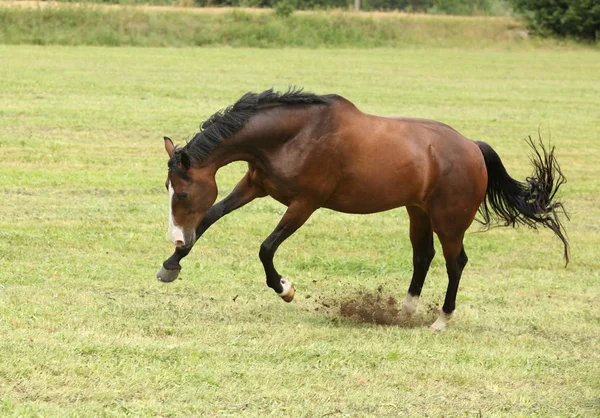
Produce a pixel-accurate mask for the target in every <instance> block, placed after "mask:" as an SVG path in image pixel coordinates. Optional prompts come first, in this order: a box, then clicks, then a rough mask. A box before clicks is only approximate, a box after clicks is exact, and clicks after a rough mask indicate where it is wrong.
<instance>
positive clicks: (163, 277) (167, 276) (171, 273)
mask: <svg viewBox="0 0 600 418" xmlns="http://www.w3.org/2000/svg"><path fill="white" fill-rule="evenodd" d="M180 271H181V270H169V269H166V268H165V266H162V267H161V268H160V270H158V273H156V278H157V279H158V280H160V281H161V282H164V283H171V282H172V281H175V279H177V276H179V272H180Z"/></svg>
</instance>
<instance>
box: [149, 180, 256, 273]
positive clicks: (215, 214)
mask: <svg viewBox="0 0 600 418" xmlns="http://www.w3.org/2000/svg"><path fill="white" fill-rule="evenodd" d="M263 196H266V193H265V192H264V190H263V189H262V188H260V186H258V185H256V184H255V183H253V182H252V171H248V172H247V173H246V175H245V176H244V178H242V180H240V182H239V183H238V184H237V185H236V186H235V188H234V189H233V191H232V192H231V193H230V194H229V196H227V197H226V198H225V199H223V200H221V201H220V202H219V203H217V204H216V205H213V206H212V207H211V208H210V209H209V210H208V212H207V213H206V215H205V216H204V219H202V221H201V222H200V225H198V228H196V241H198V239H199V238H200V237H201V236H202V235H203V234H204V233H205V232H206V230H207V229H208V228H210V226H211V225H212V224H214V223H215V222H217V221H218V220H219V219H221V218H222V217H223V216H225V215H227V214H228V213H230V212H232V211H234V210H236V209H239V208H241V207H242V206H244V205H245V204H247V203H249V202H251V201H252V200H254V199H256V198H257V197H263ZM192 247H193V244H192V245H191V246H189V247H187V248H183V247H178V248H176V249H175V252H174V253H173V255H171V257H169V258H168V259H167V260H165V262H164V263H163V265H162V267H161V269H160V270H159V271H158V273H156V278H157V279H158V280H160V281H161V282H167V283H169V282H172V281H174V280H175V279H177V276H179V272H180V271H181V265H180V264H179V262H180V261H181V260H182V259H183V258H184V257H185V256H187V255H188V254H189V253H190V251H191V250H192Z"/></svg>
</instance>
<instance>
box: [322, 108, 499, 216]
mask: <svg viewBox="0 0 600 418" xmlns="http://www.w3.org/2000/svg"><path fill="white" fill-rule="evenodd" d="M340 108H341V109H340V111H344V110H345V114H340V115H338V116H337V118H338V119H339V120H340V122H339V123H338V125H337V126H338V132H337V135H335V136H334V137H332V138H333V139H332V140H334V141H336V147H337V148H338V149H339V150H341V151H342V153H343V154H344V158H343V164H342V166H343V167H342V168H341V170H340V178H339V182H338V187H337V188H336V191H335V193H333V195H332V196H331V198H330V199H329V201H328V202H327V203H326V205H325V206H326V207H330V208H332V209H335V210H340V211H344V212H353V213H371V212H379V211H383V210H387V209H391V208H394V207H399V206H407V205H415V206H420V207H423V208H427V206H428V203H429V201H430V200H431V199H437V200H439V198H440V197H441V196H445V195H447V194H448V193H447V191H449V190H452V191H454V194H455V195H456V194H457V193H456V192H459V193H458V194H459V195H460V194H462V195H465V194H466V195H472V199H475V200H477V199H483V196H484V195H485V184H487V178H484V179H483V180H484V181H483V183H485V184H484V186H482V185H481V184H482V181H481V177H482V176H483V177H485V164H484V162H483V158H482V155H481V152H480V151H479V149H478V147H477V145H476V144H475V143H474V142H473V141H471V140H469V139H467V138H466V137H464V136H463V135H461V134H460V133H459V132H458V131H456V130H455V129H453V128H452V127H450V126H448V125H445V124H443V123H440V122H436V121H432V120H427V119H416V118H405V117H400V118H388V117H381V116H374V115H369V114H365V113H362V112H360V111H358V109H356V108H354V107H353V106H352V107H348V106H346V107H345V109H344V106H340ZM474 177H479V178H480V179H479V180H478V179H475V178H474ZM444 189H445V190H446V191H444ZM482 190H483V191H482ZM482 193H483V194H482ZM469 197H471V196H469ZM479 203H480V201H479V202H478V203H477V206H479Z"/></svg>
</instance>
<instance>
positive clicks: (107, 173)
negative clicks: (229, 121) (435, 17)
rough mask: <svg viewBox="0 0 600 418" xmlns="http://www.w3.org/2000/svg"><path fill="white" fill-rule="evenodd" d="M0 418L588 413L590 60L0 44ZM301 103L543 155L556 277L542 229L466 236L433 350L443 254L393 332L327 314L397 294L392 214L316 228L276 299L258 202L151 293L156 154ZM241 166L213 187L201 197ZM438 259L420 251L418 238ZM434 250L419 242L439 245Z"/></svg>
mask: <svg viewBox="0 0 600 418" xmlns="http://www.w3.org/2000/svg"><path fill="white" fill-rule="evenodd" d="M0 57H2V58H3V60H2V61H3V64H2V66H0V198H1V203H0V415H2V416H56V417H65V416H124V415H133V416H193V415H195V416H232V415H245V416H269V415H271V416H306V417H318V416H434V417H440V416H446V417H448V416H484V417H487V416H585V417H589V416H598V415H599V414H600V383H599V382H600V354H599V353H600V344H599V339H598V336H599V335H600V332H599V331H600V308H599V305H600V282H599V279H600V277H599V272H600V259H599V257H598V251H599V249H600V221H599V219H600V205H599V204H600V197H599V196H600V164H599V156H600V143H599V142H598V126H600V112H599V109H600V80H599V79H598V74H600V55H599V54H598V52H597V51H594V50H586V49H581V48H580V49H578V50H534V51H522V52H519V51H513V52H507V51H477V50H466V49H460V48H459V49H446V50H441V49H409V50H398V49H397V50H393V49H377V50H353V49H345V50H302V49H285V50H282V49H273V50H257V49H231V48H221V49H186V48H181V49H153V48H131V47H126V48H98V47H57V46H51V47H34V46H6V45H0ZM289 84H296V85H303V86H305V87H306V88H307V89H308V90H310V91H314V92H317V93H329V92H335V93H339V94H342V95H344V96H346V97H348V98H349V99H351V100H352V101H353V102H354V103H356V104H357V105H358V106H359V107H360V108H361V109H363V110H365V111H368V112H371V113H378V114H384V115H406V116H419V117H426V118H433V119H438V120H442V121H444V122H446V123H448V124H450V125H452V126H454V127H455V128H457V129H458V130H459V131H461V132H462V133H463V134H465V135H466V136H468V137H470V138H473V139H482V140H485V141H487V142H488V143H490V144H491V145H492V146H493V147H494V148H495V149H496V150H497V151H498V153H499V154H500V155H501V156H502V158H503V160H504V162H505V165H506V166H507V167H508V169H509V172H510V173H511V174H512V175H513V176H514V177H518V178H521V179H524V178H525V176H527V175H529V174H530V166H529V162H528V157H527V155H526V153H527V152H528V149H527V146H526V144H525V142H524V141H523V140H522V139H523V138H524V137H526V136H527V135H532V136H535V135H537V132H538V129H539V131H540V132H541V134H542V136H543V137H544V138H545V139H546V140H548V139H550V137H551V139H552V143H553V144H555V145H556V147H557V151H556V152H557V156H558V159H559V162H560V163H561V166H562V168H563V171H564V173H565V174H566V176H567V178H568V183H567V184H566V185H565V186H564V188H563V194H562V197H563V198H564V200H565V202H566V205H567V208H568V209H569V211H570V213H571V221H570V222H568V223H567V224H566V227H567V231H568V234H569V237H570V240H571V245H572V263H571V264H569V266H568V267H567V268H565V267H564V262H563V260H562V259H561V254H562V248H561V245H560V242H559V241H558V240H557V239H556V238H555V237H553V236H552V234H551V233H550V232H548V231H540V232H534V231H530V230H526V229H518V230H513V229H506V228H497V229H493V230H491V231H488V232H485V233H476V232H475V231H477V228H476V227H474V228H473V233H470V234H469V235H468V237H467V239H466V249H467V253H468V254H469V256H470V263H469V265H468V266H467V268H466V270H465V274H464V275H463V279H462V282H461V288H460V291H459V295H458V299H457V313H456V318H455V320H454V322H453V323H452V324H451V326H450V327H449V328H448V329H447V330H446V331H445V332H444V333H441V334H439V335H432V334H431V333H430V331H429V328H428V326H429V325H430V323H431V322H432V321H433V319H434V314H433V313H432V312H431V309H430V307H432V306H437V305H439V304H440V303H441V302H442V300H443V295H444V292H445V287H446V277H445V267H444V264H443V260H442V257H441V256H440V254H441V251H439V248H438V256H437V257H436V259H435V260H434V263H433V265H432V269H431V271H430V274H429V277H428V280H427V281H426V284H425V288H424V291H423V295H422V296H423V297H422V305H421V308H422V309H421V311H420V313H419V314H418V315H417V318H416V319H415V320H414V321H413V323H412V324H411V325H410V326H377V325H373V324H369V323H364V322H361V321H359V320H355V319H352V318H346V317H343V316H341V315H340V311H339V306H340V305H341V304H342V303H343V302H344V301H347V300H348V299H352V298H356V297H357V295H360V294H361V293H362V294H377V293H378V288H379V287H380V286H382V290H381V294H382V295H383V297H385V298H387V297H388V296H395V297H397V298H398V299H400V298H402V297H403V296H404V295H405V293H406V290H407V288H408V284H409V281H410V274H411V250H410V243H409V240H408V220H407V216H406V213H405V211H404V210H403V209H398V210H395V211H390V212H386V213H382V214H377V215H369V216H358V215H356V216H355V215H344V214H339V213H334V212H331V211H325V210H322V211H319V212H317V213H316V214H315V215H314V216H313V217H312V218H311V219H310V220H309V222H308V223H307V225H305V226H304V227H303V228H302V229H301V230H300V231H299V232H298V233H297V234H295V235H294V236H293V237H292V238H290V239H289V240H288V241H286V242H285V243H284V244H283V245H282V247H281V248H280V250H279V252H278V254H277V257H276V263H277V266H278V269H279V270H280V272H281V273H283V274H284V275H285V276H286V277H290V278H291V279H292V280H293V281H294V284H295V286H296V289H297V293H296V300H295V301H294V302H293V303H292V304H285V303H283V302H282V301H281V300H280V299H279V298H278V297H277V296H276V295H275V294H274V293H273V292H272V291H271V290H270V289H268V288H267V287H266V286H265V284H264V275H263V271H262V266H261V264H260V261H259V260H258V249H259V245H260V243H261V242H262V240H263V239H264V238H265V237H266V236H267V235H268V234H269V233H270V232H271V230H272V229H273V228H274V227H275V225H276V224H277V222H278V220H279V217H280V216H281V215H282V214H283V211H284V208H283V207H282V206H281V205H279V204H277V203H276V202H274V201H273V200H270V199H262V200H259V201H256V202H253V203H251V204H250V205H248V206H247V207H245V208H243V209H241V210H239V211H237V212H234V213H232V214H230V215H229V216H228V217H225V218H223V219H222V220H221V221H219V223H217V224H216V225H214V226H213V228H212V229H211V230H209V231H208V232H207V233H206V235H205V236H204V237H203V238H202V239H201V240H200V241H199V242H198V243H197V245H196V248H195V249H194V250H193V252H192V254H191V255H190V256H189V257H188V258H187V259H186V260H184V262H183V263H182V265H183V271H182V273H181V277H182V280H178V281H176V282H175V283H172V284H170V285H167V284H163V283H159V282H158V281H157V280H156V279H155V278H154V275H155V273H156V271H157V270H158V268H159V266H160V264H161V263H162V261H163V260H164V259H165V258H166V257H167V256H168V255H169V254H170V253H171V251H172V244H170V242H169V241H168V239H167V238H166V228H167V216H168V207H167V195H166V191H165V190H164V179H165V176H166V161H167V159H166V153H165V152H164V149H163V143H162V136H163V135H169V136H171V137H172V138H175V139H177V140H178V142H182V141H183V140H184V139H185V138H189V136H190V134H192V133H193V132H194V131H195V130H196V129H197V127H198V124H199V123H200V122H201V121H202V120H204V119H205V118H207V117H208V116H210V115H211V114H212V113H213V112H214V111H216V110H218V109H220V108H222V107H224V106H226V105H228V104H230V103H231V102H232V101H234V100H236V99H237V98H239V96H241V95H242V94H243V93H245V92H246V91H248V90H254V91H259V90H262V89H265V88H268V87H271V86H275V87H277V88H286V87H287V86H288V85H289ZM244 171H245V166H244V164H243V163H235V164H232V165H230V166H228V167H225V168H224V169H222V171H220V172H219V174H218V182H219V186H220V192H219V193H220V195H221V197H223V196H225V195H226V194H227V193H228V192H229V191H231V189H232V187H233V186H234V185H235V183H236V182H237V180H238V179H239V178H240V177H241V176H242V174H243V173H244ZM436 246H437V244H436ZM438 247H439V246H438Z"/></svg>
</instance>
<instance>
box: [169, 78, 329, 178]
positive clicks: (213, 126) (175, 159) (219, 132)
mask: <svg viewBox="0 0 600 418" xmlns="http://www.w3.org/2000/svg"><path fill="white" fill-rule="evenodd" d="M329 98H330V96H319V95H316V94H313V93H305V92H303V91H302V89H301V88H300V89H296V88H290V89H288V91H287V92H285V93H281V92H276V91H273V89H269V90H265V91H263V92H262V93H252V92H248V93H246V94H244V95H243V96H242V97H241V98H240V99H239V100H238V101H237V102H235V103H234V104H233V105H231V106H229V107H227V108H226V109H222V110H219V111H218V112H217V113H215V114H214V115H212V116H211V117H210V118H208V119H207V120H205V121H204V122H202V123H201V124H200V132H198V133H197V134H196V135H194V137H193V138H192V140H191V141H190V142H188V143H187V144H186V145H185V146H184V147H182V148H177V149H176V150H175V152H174V153H173V156H172V157H171V159H170V160H169V169H171V170H173V171H174V172H176V173H177V174H179V175H180V176H182V177H187V176H186V175H185V173H183V172H181V171H180V170H179V169H178V168H177V167H178V165H179V164H180V163H182V162H183V163H184V166H185V165H186V164H185V163H186V162H190V161H191V162H193V161H202V160H204V159H205V158H206V157H208V156H209V155H210V153H211V152H212V151H213V150H214V149H215V148H216V147H217V146H219V144H221V142H223V140H226V139H227V138H229V137H231V136H232V135H233V134H234V133H236V132H237V131H238V130H240V129H241V128H242V126H244V124H245V123H246V122H247V121H248V120H249V119H250V118H251V117H252V115H253V114H254V112H255V111H256V110H258V109H259V108H261V107H263V106H268V105H298V104H306V105H310V104H324V103H329ZM182 154H186V155H185V156H183V158H182ZM184 168H185V167H184Z"/></svg>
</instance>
